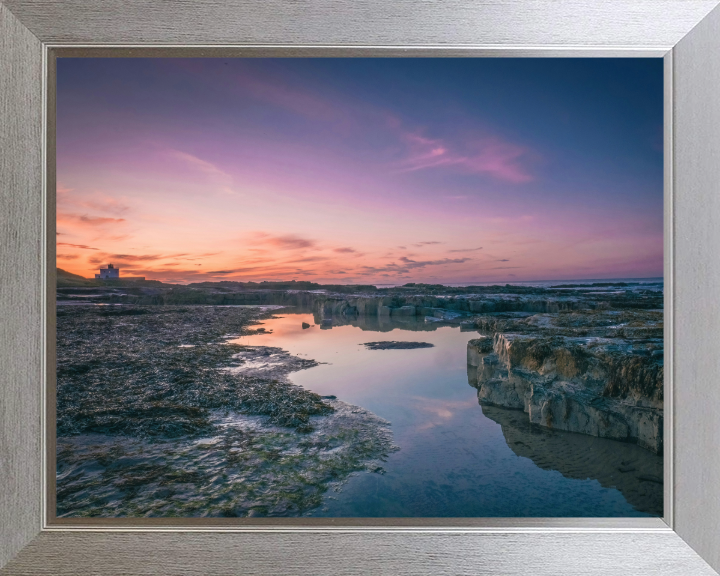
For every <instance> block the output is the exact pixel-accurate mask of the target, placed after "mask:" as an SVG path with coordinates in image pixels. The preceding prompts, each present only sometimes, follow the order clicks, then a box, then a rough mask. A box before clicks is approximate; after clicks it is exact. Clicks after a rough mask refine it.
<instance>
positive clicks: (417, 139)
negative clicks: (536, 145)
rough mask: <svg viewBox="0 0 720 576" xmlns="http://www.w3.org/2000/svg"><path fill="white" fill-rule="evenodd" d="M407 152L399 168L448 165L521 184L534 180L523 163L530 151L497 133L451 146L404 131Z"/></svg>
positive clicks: (404, 170)
mask: <svg viewBox="0 0 720 576" xmlns="http://www.w3.org/2000/svg"><path fill="white" fill-rule="evenodd" d="M402 139H403V140H404V141H405V143H406V145H407V148H408V150H407V156H406V157H405V158H404V159H403V160H401V161H400V163H399V169H400V171H401V172H414V171H417V170H425V169H429V168H439V167H450V168H455V169H456V170H459V171H463V172H469V173H472V174H486V175H488V176H491V177H492V178H495V179H497V180H502V181H505V182H511V183H514V184H520V183H524V182H530V181H532V180H534V177H533V176H532V175H531V174H530V173H529V172H528V171H527V169H526V167H525V166H524V165H523V163H524V162H525V161H526V160H528V159H529V158H530V156H531V155H532V154H531V151H530V150H529V149H528V148H526V147H524V146H520V145H518V144H512V143H510V142H506V141H504V140H502V139H501V138H499V137H495V136H491V137H483V138H478V139H475V140H471V141H466V142H460V143H458V144H456V145H454V146H451V145H449V144H448V143H447V142H445V141H443V140H440V139H437V138H428V137H426V136H423V135H422V134H420V133H418V132H410V133H405V134H404V135H403V136H402Z"/></svg>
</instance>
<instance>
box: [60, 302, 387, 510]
mask: <svg viewBox="0 0 720 576" xmlns="http://www.w3.org/2000/svg"><path fill="white" fill-rule="evenodd" d="M263 314H264V315H267V314H268V311H267V310H264V309H262V308H257V307H255V308H252V307H221V306H188V307H181V306H92V305H91V306H84V305H75V306H62V307H60V309H59V310H58V321H57V436H58V507H59V509H62V510H65V511H66V512H67V513H70V511H72V513H73V514H80V515H82V514H90V513H91V512H92V514H97V515H147V514H152V513H153V510H163V513H165V512H168V513H170V514H173V513H174V512H172V511H171V510H170V509H169V508H167V507H165V505H164V504H162V502H160V501H157V502H152V499H147V498H145V497H143V498H141V499H140V500H141V501H142V504H141V503H139V501H137V499H136V495H137V494H138V493H140V492H143V491H144V490H147V489H150V488H148V487H150V486H155V484H157V486H155V488H153V490H154V492H153V494H155V497H156V498H158V499H160V500H162V498H163V496H162V494H165V493H166V492H167V490H170V492H168V494H169V493H175V492H177V490H175V488H177V486H175V485H176V484H183V485H185V484H191V485H193V486H195V488H197V489H198V490H200V488H199V487H200V486H201V485H204V484H203V482H205V481H206V480H207V478H205V475H206V472H205V471H204V470H206V464H207V460H206V456H207V451H205V452H204V453H203V454H205V456H203V457H200V452H197V450H196V449H195V448H193V446H195V445H196V444H197V443H198V442H199V440H198V439H200V438H203V439H208V438H209V439H214V440H207V441H206V443H209V444H208V445H212V446H215V445H216V444H218V443H219V442H221V440H222V442H224V443H227V441H228V440H227V437H228V435H232V436H233V437H234V436H237V434H239V432H237V427H235V428H233V426H229V425H228V424H227V421H228V419H230V420H233V419H235V420H238V421H239V420H242V419H243V418H245V419H247V418H250V419H251V420H252V422H253V425H252V427H253V432H252V434H254V437H256V438H260V439H264V440H258V442H259V444H258V443H257V442H256V443H250V444H249V445H246V446H245V448H244V449H243V450H244V453H245V456H247V457H243V458H242V459H241V461H238V462H240V463H239V464H238V466H239V468H238V467H237V466H236V468H235V470H236V472H235V474H236V475H239V476H242V477H245V476H246V474H245V472H243V469H242V467H243V466H256V465H257V462H256V458H255V456H257V455H255V456H253V455H252V451H253V450H255V449H256V448H257V449H258V450H260V448H258V446H260V445H262V446H265V448H263V450H265V449H266V448H267V446H268V445H273V446H275V444H277V446H275V448H272V450H271V451H275V452H277V453H278V454H279V453H281V452H282V451H283V450H287V451H289V452H290V453H293V454H295V453H296V452H297V453H298V454H300V455H299V456H297V457H294V458H293V459H289V460H292V461H293V466H294V467H299V468H302V469H304V470H305V472H304V476H303V478H305V479H307V478H310V477H313V478H315V476H314V475H313V473H312V472H311V468H312V466H313V465H314V464H313V462H315V463H316V464H318V465H320V464H319V463H321V462H325V460H324V457H323V455H322V454H319V453H317V450H316V451H315V452H312V451H311V452H312V454H310V452H307V451H303V450H300V449H299V446H300V445H301V444H302V442H303V438H306V437H307V435H308V434H313V433H314V431H315V430H316V428H318V427H320V428H322V429H327V427H328V426H329V424H328V422H329V421H330V420H329V419H331V420H332V422H334V424H333V426H334V427H333V426H331V428H332V430H333V434H334V438H335V440H334V443H335V445H334V447H333V449H334V452H333V454H334V456H332V458H331V460H332V462H334V464H333V467H332V470H333V472H332V474H330V472H328V473H327V478H326V481H322V480H318V479H317V478H315V480H313V482H315V483H317V484H318V490H319V491H318V490H315V491H314V492H313V494H315V496H314V497H313V498H311V499H310V500H307V501H305V500H303V502H305V504H303V505H302V506H294V507H293V506H290V504H287V503H286V504H287V505H280V504H278V505H277V506H270V505H263V506H265V507H264V508H263V509H264V510H265V509H266V510H267V511H268V513H270V511H274V512H272V513H273V514H282V513H285V512H287V513H299V511H300V510H305V509H306V508H307V507H308V506H310V504H309V502H310V501H312V502H316V504H315V505H317V501H318V498H319V495H320V494H322V492H323V491H324V490H325V489H326V488H327V487H328V486H329V482H330V478H331V477H332V479H333V481H335V482H338V481H340V480H342V479H343V478H344V477H345V476H347V474H348V473H350V471H352V470H357V469H362V468H363V466H364V465H365V464H366V463H367V462H368V461H371V460H373V461H374V460H375V459H382V458H383V457H384V455H385V454H387V453H388V452H389V451H391V450H392V449H393V447H392V442H391V435H390V433H389V431H388V430H387V429H386V428H387V426H388V424H387V423H386V422H384V421H381V420H380V419H377V418H376V417H375V416H374V415H372V414H371V413H369V412H365V411H362V410H360V409H358V410H357V411H355V412H353V411H349V412H348V410H347V409H345V408H343V410H344V411H345V412H348V413H349V414H350V416H348V415H347V414H345V416H344V417H342V418H340V415H339V414H337V413H336V412H337V407H338V406H339V405H340V404H341V403H338V402H334V401H330V400H328V399H323V398H321V397H320V396H319V395H317V394H315V393H313V392H311V391H309V390H305V389H304V388H301V387H299V386H296V385H294V384H292V383H291V382H289V381H288V379H287V375H288V374H289V373H291V372H293V371H297V370H302V369H306V368H310V367H313V366H316V365H317V363H316V362H315V361H313V360H307V359H302V358H298V357H296V356H292V355H290V354H288V353H287V352H285V351H283V350H281V349H278V348H268V347H262V346H258V347H254V346H243V345H240V344H237V343H231V342H228V339H230V338H232V337H237V336H240V335H243V334H252V333H254V332H258V331H259V330H258V329H254V328H253V324H257V320H258V319H259V318H261V317H262V316H263ZM261 329H262V328H260V330H261ZM343 406H346V405H343ZM359 429H360V430H362V434H361V433H359V432H358V430H359ZM233 430H235V432H233ZM243 434H245V432H243ZM271 439H274V440H272V441H270V440H271ZM278 439H279V440H278ZM266 440H267V442H266ZM275 440H277V442H279V443H277V442H275ZM268 442H269V444H268ZM354 443H359V444H362V447H360V448H359V447H358V446H355V445H354ZM316 444H317V443H316ZM223 445H224V444H223ZM90 446H94V447H95V448H92V449H90V448H89V447H90ZM327 449H328V450H330V448H329V444H328V445H327ZM208 450H210V452H213V451H215V448H212V449H208ZM248 450H249V451H250V452H248ZM275 452H273V453H275ZM121 454H133V456H132V457H127V458H125V457H121ZM303 454H305V456H303ZM310 456H312V458H310ZM305 457H307V458H305ZM123 458H124V459H123ZM212 458H213V459H214V460H213V462H214V461H215V460H216V459H217V458H220V457H219V456H218V455H217V454H213V457H212ZM233 458H234V457H233ZM304 458H305V459H304ZM270 459H272V456H270ZM226 460H227V458H226ZM230 460H232V458H231V459H230ZM289 460H288V459H286V460H283V461H284V462H285V461H288V462H289ZM233 461H234V460H233ZM218 462H220V460H218ZM228 462H229V461H228ZM181 463H182V465H181ZM226 464H227V462H226ZM325 464H327V463H326V462H325ZM325 464H323V466H325ZM138 466H139V468H138ZM98 467H104V469H105V470H106V472H107V473H103V474H101V475H100V476H98V474H96V473H95V472H93V470H95V471H97V469H98ZM220 468H222V465H221V464H220V463H218V464H217V470H216V472H217V474H220V476H219V477H220V478H222V477H223V474H225V475H226V476H227V472H222V471H221V470H220ZM141 469H142V470H141ZM131 470H135V471H134V472H131ZM180 471H184V472H183V473H180ZM140 472H142V473H140ZM274 473H276V474H278V475H279V474H280V472H279V471H275V472H274ZM188 475H189V476H188ZM190 477H192V478H195V479H196V480H197V482H195V481H192V482H186V480H187V479H188V478H190ZM122 478H125V480H123V481H121V480H119V479H122ZM202 478H205V480H202ZM213 478H214V481H217V478H215V477H213ZM298 481H299V480H298ZM303 481H304V480H303ZM118 482H119V483H118ZM123 482H124V483H123ZM160 486H161V487H162V489H160V488H159V487H160ZM273 486H274V487H273ZM273 486H268V487H267V490H269V491H270V492H273V491H277V490H287V489H288V486H286V485H285V483H282V482H280V483H276V484H275V485H273ZM125 488H127V490H125ZM195 488H192V487H188V486H185V488H183V489H182V491H184V492H183V493H187V494H190V495H191V496H189V498H190V499H191V500H192V499H197V498H200V499H202V498H201V496H200V495H199V493H197V494H195V496H192V494H193V490H194V489H195ZM320 488H322V489H320ZM208 490H209V489H208ZM218 490H219V493H224V492H223V490H221V489H220V488H219V487H218ZM118 491H119V492H118ZM236 492H237V491H236ZM77 494H81V495H83V496H82V498H81V499H80V500H78V499H77ZM99 494H106V495H107V494H113V496H112V498H111V499H107V498H106V499H103V498H104V497H102V498H100V497H99V496H98V495H99ZM208 495H209V492H208ZM196 496H197V498H196ZM208 497H209V496H208ZM98 498H99V499H98ZM108 498H109V496H108ZM118 498H120V501H124V500H123V499H125V500H127V502H126V504H127V505H126V504H122V505H116V504H112V505H111V501H113V502H114V501H115V500H117V499H118ZM218 498H219V500H218ZM268 498H270V499H271V500H272V497H271V496H268ZM221 501H223V499H222V498H220V497H219V496H216V497H215V500H213V502H221ZM130 502H135V503H134V504H132V505H130ZM234 502H235V503H234V504H233V510H235V511H236V512H237V514H235V515H242V514H241V511H242V510H245V508H243V506H244V504H242V502H240V501H237V499H236V500H234ZM226 504H227V502H225V504H223V506H224V505H226ZM218 505H219V504H218ZM173 510H175V508H173ZM178 510H179V508H178ZM212 510H214V512H213V513H215V514H219V513H220V512H219V511H218V510H219V508H217V507H213V508H212ZM247 510H249V508H248V509H247ZM247 510H246V511H247ZM283 511H285V512H283ZM186 512H187V513H188V514H193V515H198V514H201V513H202V512H201V511H200V508H198V509H197V510H195V509H193V510H190V509H188V510H186Z"/></svg>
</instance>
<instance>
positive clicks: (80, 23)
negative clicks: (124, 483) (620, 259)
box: [0, 0, 720, 576]
mask: <svg viewBox="0 0 720 576" xmlns="http://www.w3.org/2000/svg"><path fill="white" fill-rule="evenodd" d="M718 4H720V0H654V1H651V0H613V1H611V2H603V3H597V2H593V1H591V0H570V1H566V2H556V1H554V0H534V1H532V2H527V1H523V0H475V1H470V0H456V1H451V2H439V1H435V0H429V1H426V2H414V1H411V0H396V1H395V2H392V3H390V2H382V1H381V0H365V1H358V2H350V1H331V0H317V1H313V2H292V3H291V2H283V1H281V0H268V1H263V2H261V1H260V0H205V1H203V2H196V3H191V2H185V1H177V2H167V1H164V0H102V1H100V0H50V1H45V2H38V1H37V0H0V311H1V313H2V321H1V322H0V486H2V489H0V567H2V568H1V569H0V574H3V575H5V574H73V575H84V574H116V573H117V574H229V573H248V574H364V573H381V574H384V573H393V574H400V575H402V574H421V573H427V574H459V573H473V574H526V573H528V572H532V573H534V574H537V575H545V574H548V575H550V574H553V575H557V574H573V575H574V574H598V575H599V574H602V575H603V576H606V575H608V574H633V575H651V574H652V575H661V574H668V575H669V574H698V575H711V574H716V573H717V572H716V570H720V452H718V449H717V448H718V445H719V444H720V386H717V385H716V383H715V382H716V379H717V378H718V376H720V362H718V358H720V337H719V336H718V335H717V329H716V327H717V326H719V325H720V306H719V305H718V303H717V294H719V293H720V261H719V260H718V258H717V256H716V247H717V246H718V245H720V226H718V224H717V220H718V216H720V98H718V94H720V8H718ZM219 51H222V52H223V54H225V55H230V54H234V55H263V56H273V55H276V56H281V55H282V56H300V55H302V56H324V57H332V56H358V55H363V56H378V57H382V56H390V55H392V56H407V57H414V56H464V57H473V56H477V57H479V56H493V57H507V56H522V57H538V56H561V57H578V56H604V57H608V56H611V57H628V56H630V57H633V56H644V57H657V58H663V59H664V65H665V114H666V117H665V289H666V292H665V294H666V307H665V318H666V321H665V340H666V347H665V351H666V352H665V354H666V358H665V362H666V370H665V373H666V382H665V391H666V393H665V398H666V400H665V403H666V404H665V454H664V458H665V515H664V517H663V518H662V519H660V518H656V519H523V518H516V519H410V520H405V521H397V520H395V521H393V520H392V519H390V520H383V521H364V520H363V519H354V520H352V521H348V520H345V521H343V520H342V519H337V520H332V519H330V520H324V521H322V522H315V521H313V522H310V521H308V520H307V519H306V520H305V521H299V522H290V521H263V522H260V521H258V520H257V519H252V520H251V521H252V522H253V523H252V524H248V523H242V522H237V521H233V522H228V523H223V524H220V523H217V522H215V523H192V522H189V521H186V520H178V521H169V520H163V519H158V520H157V521H153V522H146V523H138V522H132V521H128V522H121V523H108V522H107V521H104V522H91V521H85V522H76V523H67V522H66V523H60V522H58V521H57V520H56V519H54V517H53V514H52V513H51V512H52V508H53V506H52V503H53V502H52V490H49V489H48V484H49V480H51V479H54V474H52V473H51V471H52V470H53V467H52V463H53V462H54V460H53V457H52V454H51V452H52V451H51V450H50V449H49V442H48V438H49V436H48V434H47V432H48V430H50V429H52V427H53V422H54V410H53V406H52V395H48V393H47V390H48V385H49V382H50V380H52V377H53V376H52V375H53V373H54V367H53V364H52V361H53V359H54V350H53V345H54V339H53V335H52V327H53V318H54V276H53V270H54V235H53V237H49V234H48V231H50V230H52V223H53V222H54V202H53V199H54V194H53V193H52V190H54V167H53V166H52V159H53V158H54V153H53V148H52V147H53V145H54V139H53V134H54V116H53V111H52V109H51V107H49V103H51V101H52V96H53V82H52V78H53V76H52V72H53V58H55V57H56V56H57V55H58V54H64V55H69V54H77V55H85V56H92V55H103V54H107V55H125V56H146V55H149V54H153V55H176V56H177V55H189V54H191V53H192V55H196V56H200V55H213V54H217V53H219ZM50 445H51V443H50ZM50 447H51V446H50Z"/></svg>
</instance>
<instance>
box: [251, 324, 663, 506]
mask: <svg viewBox="0 0 720 576" xmlns="http://www.w3.org/2000/svg"><path fill="white" fill-rule="evenodd" d="M323 320H330V322H326V323H325V324H324V326H323V323H322V321H323ZM303 323H305V324H307V325H309V327H305V328H304V327H303ZM262 327H263V328H265V330H266V331H267V332H265V333H262V334H257V335H253V336H244V337H242V338H240V339H238V340H237V341H238V342H239V343H242V344H246V345H254V346H278V347H281V348H283V349H285V350H288V351H289V352H290V353H292V354H296V355H299V356H301V357H304V358H313V359H315V360H317V361H318V362H321V363H322V364H321V365H319V366H316V367H314V368H310V369H308V370H302V371H300V372H295V373H293V374H292V375H291V380H292V381H293V382H295V383H296V384H299V385H301V386H303V387H305V388H307V389H309V390H313V391H314V392H317V393H319V394H321V395H335V396H337V397H338V398H339V399H341V400H343V401H345V402H349V403H351V404H355V405H357V406H362V407H363V408H366V409H368V410H370V411H372V412H374V413H375V414H377V415H378V416H380V417H381V418H384V419H386V420H388V421H390V422H391V423H392V431H393V435H394V442H395V443H396V444H397V445H398V446H399V447H400V450H399V451H398V452H395V453H393V454H391V455H390V457H389V459H388V461H387V462H386V463H385V465H384V468H385V473H384V474H382V475H381V474H370V473H361V474H358V475H356V476H354V477H351V478H350V479H349V480H348V482H347V483H346V484H345V486H344V487H343V489H342V491H340V492H338V493H332V494H328V495H327V497H326V498H325V500H324V502H323V506H322V507H320V508H318V509H316V510H315V511H313V513H312V515H314V516H329V517H513V516H535V517H538V516H541V517H542V516H546V517H549V516H555V517H558V516H560V517H562V516H570V517H572V516H596V517H597V516H606V517H608V516H616V517H617V516H645V515H649V514H659V513H660V512H659V511H658V507H657V506H656V505H655V504H654V502H655V500H654V496H653V495H652V494H651V493H650V491H651V490H656V488H657V486H656V485H654V484H652V482H648V481H637V482H636V483H635V484H636V485H634V486H633V487H631V486H630V484H629V478H630V477H628V478H627V480H628V482H625V483H622V482H621V480H625V476H627V474H626V473H620V472H618V471H617V470H615V474H616V476H617V479H615V477H614V476H612V471H609V472H608V473H605V472H603V470H602V469H601V468H602V466H604V465H605V464H607V465H608V466H614V465H615V464H616V460H617V458H615V457H614V456H613V455H612V452H613V450H612V447H611V445H612V446H615V445H618V452H617V454H618V455H620V454H625V453H626V449H630V451H631V452H632V454H630V456H633V457H634V456H637V457H638V458H642V456H644V455H640V454H639V453H636V451H637V450H640V451H641V452H643V451H642V450H641V449H639V448H637V446H629V445H628V446H625V445H622V444H619V443H614V442H612V441H604V442H605V443H609V444H607V447H606V448H602V450H601V449H600V447H602V446H603V441H598V439H593V438H590V437H582V436H581V437H579V439H577V438H576V439H573V437H577V436H578V435H574V434H558V433H555V434H552V433H548V434H546V433H543V432H540V433H536V432H534V431H532V430H525V429H524V428H523V426H522V416H525V418H527V416H526V415H524V414H523V413H522V412H517V414H514V413H512V411H502V410H498V409H495V410H494V411H490V412H487V413H485V408H484V407H483V408H482V409H481V408H480V406H478V399H477V390H476V389H474V388H472V387H470V386H468V378H469V375H468V367H467V342H468V341H469V340H471V339H473V338H476V337H477V333H473V332H462V331H461V330H460V329H459V328H458V327H457V326H448V325H442V324H435V323H425V322H424V321H422V320H419V319H417V318H414V317H412V318H400V319H393V318H387V317H384V318H383V317H380V318H378V317H360V318H337V317H335V318H320V317H317V316H313V315H312V314H311V313H309V312H308V311H305V312H302V313H290V312H289V311H282V312H279V313H278V316H276V317H275V318H273V319H269V320H266V321H263V326H262ZM321 328H324V329H321ZM367 332H385V333H391V334H389V335H388V336H387V337H386V338H379V337H378V336H377V334H368V333H367ZM383 339H386V340H403V341H417V342H429V343H431V344H433V347H432V348H420V349H411V350H368V349H367V348H366V347H365V346H363V345H362V344H363V343H364V342H370V341H377V340H383ZM470 370H473V368H472V367H471V368H470ZM505 412H508V413H507V414H506V413H505ZM515 417H517V420H515ZM595 441H598V443H597V444H592V446H593V448H592V451H591V454H594V455H596V457H597V462H593V461H592V460H593V458H592V457H589V456H587V454H585V456H586V457H587V460H589V461H588V462H584V461H583V460H582V459H581V458H580V456H579V455H580V454H583V453H586V452H587V451H588V446H590V444H589V443H593V442H595ZM517 442H520V444H518V443H517ZM536 445H537V446H536ZM523 446H529V447H532V449H527V450H526V449H525V448H523ZM545 446H547V447H548V448H547V450H546V452H543V451H542V449H541V448H542V447H545ZM596 446H597V448H596ZM523 450H525V451H523ZM603 450H605V451H606V452H607V454H605V452H603ZM563 454H565V455H566V456H564V457H560V456H558V455H563ZM574 454H578V456H573V455H574ZM648 455H649V453H648ZM630 456H619V457H618V458H619V462H624V461H626V460H629V459H630ZM536 459H537V461H536ZM604 463H605V464H604ZM631 464H632V462H630V463H629V464H628V466H630V465H631ZM583 466H585V468H584V469H583ZM643 466H644V464H643ZM616 468H617V467H616ZM661 475H662V473H661V472H660V476H661ZM612 486H618V487H619V488H620V489H619V490H618V489H615V488H613V487H612ZM621 486H622V487H621ZM646 489H647V490H646ZM644 490H645V491H646V492H643V491H644ZM659 492H660V494H661V493H662V487H659ZM661 501H662V499H661V498H660V503H661Z"/></svg>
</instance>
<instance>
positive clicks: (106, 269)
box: [95, 264, 120, 279]
mask: <svg viewBox="0 0 720 576" xmlns="http://www.w3.org/2000/svg"><path fill="white" fill-rule="evenodd" d="M95 278H115V279H118V278H120V268H115V266H113V265H112V264H108V265H107V266H101V267H100V274H95Z"/></svg>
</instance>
